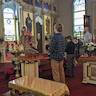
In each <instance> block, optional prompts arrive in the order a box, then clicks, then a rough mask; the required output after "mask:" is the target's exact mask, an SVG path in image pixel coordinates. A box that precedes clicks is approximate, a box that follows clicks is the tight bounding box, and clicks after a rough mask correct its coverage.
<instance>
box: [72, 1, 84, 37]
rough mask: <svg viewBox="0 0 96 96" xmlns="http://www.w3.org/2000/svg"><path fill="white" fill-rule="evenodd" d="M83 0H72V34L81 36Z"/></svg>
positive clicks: (82, 29) (82, 28)
mask: <svg viewBox="0 0 96 96" xmlns="http://www.w3.org/2000/svg"><path fill="white" fill-rule="evenodd" d="M84 15H85V0H74V31H73V32H74V36H75V37H79V38H83V31H84Z"/></svg>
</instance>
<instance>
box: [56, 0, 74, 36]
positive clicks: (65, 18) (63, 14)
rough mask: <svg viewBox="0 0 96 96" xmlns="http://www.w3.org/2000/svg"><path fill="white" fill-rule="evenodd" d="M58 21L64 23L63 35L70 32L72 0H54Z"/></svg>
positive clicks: (71, 25)
mask: <svg viewBox="0 0 96 96" xmlns="http://www.w3.org/2000/svg"><path fill="white" fill-rule="evenodd" d="M55 3H56V7H57V14H58V21H59V22H61V23H62V24H63V25H64V31H63V32H64V36H67V35H69V34H72V29H73V28H72V27H73V15H72V14H73V13H72V12H73V5H72V0H55Z"/></svg>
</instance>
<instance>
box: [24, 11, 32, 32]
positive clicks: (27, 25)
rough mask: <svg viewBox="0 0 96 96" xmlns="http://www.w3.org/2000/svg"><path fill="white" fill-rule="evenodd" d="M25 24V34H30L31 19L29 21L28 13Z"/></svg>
mask: <svg viewBox="0 0 96 96" xmlns="http://www.w3.org/2000/svg"><path fill="white" fill-rule="evenodd" d="M25 23H26V27H27V32H32V19H31V17H30V14H29V13H28V16H27V18H26V21H25Z"/></svg>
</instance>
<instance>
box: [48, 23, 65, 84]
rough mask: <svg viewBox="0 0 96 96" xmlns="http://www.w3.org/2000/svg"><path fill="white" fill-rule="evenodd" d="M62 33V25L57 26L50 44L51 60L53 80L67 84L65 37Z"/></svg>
mask: <svg viewBox="0 0 96 96" xmlns="http://www.w3.org/2000/svg"><path fill="white" fill-rule="evenodd" d="M61 33H62V25H61V24H56V25H55V27H54V35H53V36H52V38H51V41H50V44H49V56H50V59H51V67H52V75H53V79H54V80H55V81H58V82H63V83H65V74H64V67H63V60H64V37H63V35H62V34H61Z"/></svg>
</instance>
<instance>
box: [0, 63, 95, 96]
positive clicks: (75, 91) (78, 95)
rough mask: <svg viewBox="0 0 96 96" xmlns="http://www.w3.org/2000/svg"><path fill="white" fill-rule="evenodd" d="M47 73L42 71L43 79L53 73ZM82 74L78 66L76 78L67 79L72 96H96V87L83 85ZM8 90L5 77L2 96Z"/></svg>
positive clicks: (80, 67) (80, 66)
mask: <svg viewBox="0 0 96 96" xmlns="http://www.w3.org/2000/svg"><path fill="white" fill-rule="evenodd" d="M9 66H11V65H8V66H6V67H5V68H9ZM3 68H4V67H3ZM41 69H42V70H44V66H43V67H42V66H41V67H40V70H41ZM45 69H46V68H45ZM48 69H50V68H49V67H48ZM42 70H41V71H42ZM46 72H47V71H44V72H43V71H42V72H41V73H42V74H41V75H42V76H41V77H43V78H44V76H46V74H48V73H51V70H49V72H48V73H46ZM82 74H83V66H82V65H77V66H76V67H75V77H74V78H68V77H66V84H67V85H68V87H69V90H70V94H71V95H70V96H96V85H92V84H83V83H82ZM2 75H3V74H0V77H1V76H2ZM10 76H11V75H10ZM48 76H49V77H48ZM45 78H46V77H45ZM47 78H49V79H50V78H51V77H50V74H48V75H47ZM8 90H9V89H8V80H6V79H5V78H4V76H2V78H1V81H0V95H1V94H3V93H6V92H8Z"/></svg>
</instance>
